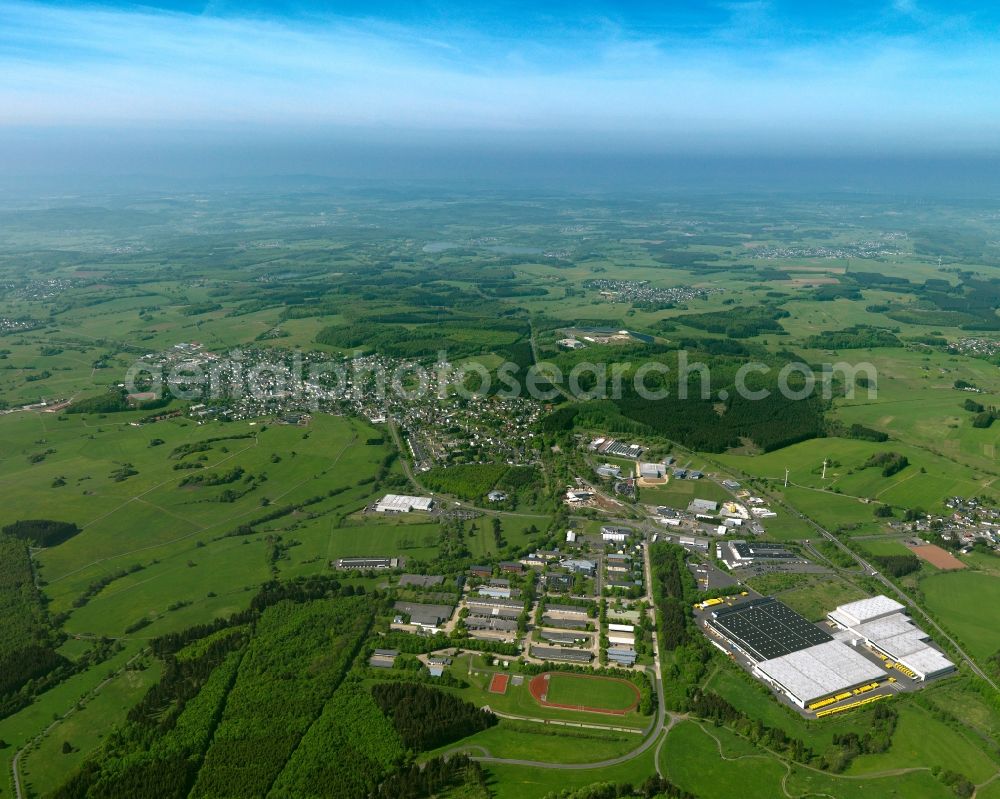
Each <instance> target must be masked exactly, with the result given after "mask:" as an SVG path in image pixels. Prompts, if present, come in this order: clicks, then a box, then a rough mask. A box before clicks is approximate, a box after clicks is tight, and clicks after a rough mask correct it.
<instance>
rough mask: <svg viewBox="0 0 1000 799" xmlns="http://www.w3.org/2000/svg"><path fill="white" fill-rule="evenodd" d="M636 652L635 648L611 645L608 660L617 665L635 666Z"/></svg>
mask: <svg viewBox="0 0 1000 799" xmlns="http://www.w3.org/2000/svg"><path fill="white" fill-rule="evenodd" d="M635 659H636V653H635V650H634V649H627V648H624V647H609V648H608V660H610V661H611V662H613V663H614V664H615V665H616V666H634V665H635Z"/></svg>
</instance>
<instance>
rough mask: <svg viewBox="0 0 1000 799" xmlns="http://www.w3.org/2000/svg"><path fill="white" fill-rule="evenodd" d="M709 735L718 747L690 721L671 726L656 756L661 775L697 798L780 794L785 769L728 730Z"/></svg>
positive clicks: (755, 798) (753, 798) (752, 798)
mask: <svg viewBox="0 0 1000 799" xmlns="http://www.w3.org/2000/svg"><path fill="white" fill-rule="evenodd" d="M712 735H713V736H715V738H716V739H718V741H719V744H716V741H715V740H713V739H712V738H711V737H709V735H708V733H706V732H705V731H704V730H703V729H702V728H701V727H700V726H699V725H698V724H696V723H694V722H692V721H682V722H681V723H680V724H678V725H677V726H676V727H674V728H673V729H672V730H671V731H670V733H669V734H668V735H667V742H666V744H665V745H664V746H663V749H662V750H661V753H660V767H661V769H662V771H663V773H664V776H666V778H667V779H669V780H670V781H671V782H673V783H674V784H675V785H677V786H678V787H679V788H683V789H684V790H687V791H690V792H691V793H695V792H697V793H695V795H696V796H698V797H700V798H701V799H732V797H734V796H738V797H741V799H774V797H776V796H781V795H782V794H781V778H782V777H783V776H784V775H785V767H784V766H783V765H782V764H781V763H780V762H778V761H777V760H776V759H775V758H773V757H771V756H770V755H766V754H758V753H755V751H754V749H753V747H752V746H750V744H748V743H746V742H745V741H743V740H742V739H741V738H739V737H737V736H736V735H734V734H733V733H731V732H729V731H728V730H725V729H720V728H713V729H712ZM720 745H721V747H722V754H721V755H720V752H719V746H720Z"/></svg>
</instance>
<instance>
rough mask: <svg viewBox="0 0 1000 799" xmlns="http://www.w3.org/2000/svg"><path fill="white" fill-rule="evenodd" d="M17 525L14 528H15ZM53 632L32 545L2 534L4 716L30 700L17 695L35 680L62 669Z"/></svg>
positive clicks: (0, 695)
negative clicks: (33, 565)
mask: <svg viewBox="0 0 1000 799" xmlns="http://www.w3.org/2000/svg"><path fill="white" fill-rule="evenodd" d="M12 526H13V525H12ZM55 644H56V634H55V633H54V631H53V630H52V628H51V626H50V624H49V620H48V616H47V614H46V612H45V608H44V607H43V605H42V602H41V598H40V597H39V594H38V590H37V589H36V588H35V581H34V578H33V576H32V572H31V561H30V559H29V557H28V546H27V544H26V543H25V542H24V541H21V540H19V539H17V538H13V537H12V536H10V535H7V534H6V533H4V534H2V535H0V702H2V704H0V710H2V711H4V712H3V715H6V714H7V713H8V712H10V711H12V710H13V709H16V708H17V707H19V706H21V705H23V704H24V703H26V702H27V701H29V697H27V696H17V697H15V696H13V695H14V694H15V693H16V692H17V691H19V689H21V688H22V687H23V686H25V684H26V683H27V682H28V681H29V680H32V679H36V678H38V677H40V676H42V675H44V674H47V673H48V672H50V671H52V670H53V669H55V668H57V667H58V666H60V665H62V664H63V663H64V662H65V661H64V659H63V658H62V657H61V656H60V655H59V654H57V653H56V651H55V649H54V647H55Z"/></svg>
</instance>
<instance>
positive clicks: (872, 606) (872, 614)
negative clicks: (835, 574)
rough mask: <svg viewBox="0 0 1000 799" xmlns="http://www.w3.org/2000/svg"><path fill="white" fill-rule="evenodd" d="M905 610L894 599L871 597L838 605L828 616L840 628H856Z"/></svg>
mask: <svg viewBox="0 0 1000 799" xmlns="http://www.w3.org/2000/svg"><path fill="white" fill-rule="evenodd" d="M905 609H906V608H905V606H904V605H901V604H900V603H899V602H897V601H896V600H895V599H890V598H889V597H887V596H872V597H868V598H867V599H859V600H858V601H857V602H848V603H847V604H846V605H839V606H838V607H837V609H836V610H834V611H833V612H831V613H830V614H829V616H830V618H831V619H833V621H835V622H837V623H838V624H840V626H841V627H856V626H858V625H859V624H864V623H865V622H869V621H874V620H875V619H881V618H882V617H883V616H891V615H892V614H893V613H901V612H902V611H903V610H905Z"/></svg>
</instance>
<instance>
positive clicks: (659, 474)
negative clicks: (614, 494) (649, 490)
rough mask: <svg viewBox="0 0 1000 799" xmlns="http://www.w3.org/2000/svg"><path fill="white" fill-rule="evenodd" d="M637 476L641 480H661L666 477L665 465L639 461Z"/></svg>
mask: <svg viewBox="0 0 1000 799" xmlns="http://www.w3.org/2000/svg"><path fill="white" fill-rule="evenodd" d="M639 477H641V478H642V479H643V480H652V481H659V482H662V481H664V480H666V477H667V467H666V466H664V465H663V464H662V463H643V462H640V463H639Z"/></svg>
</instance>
